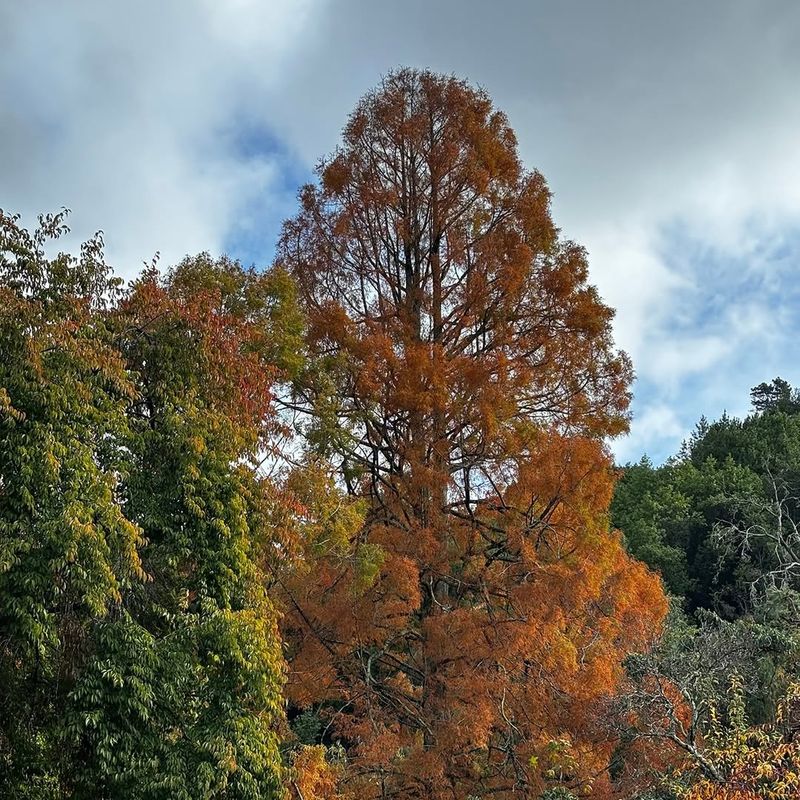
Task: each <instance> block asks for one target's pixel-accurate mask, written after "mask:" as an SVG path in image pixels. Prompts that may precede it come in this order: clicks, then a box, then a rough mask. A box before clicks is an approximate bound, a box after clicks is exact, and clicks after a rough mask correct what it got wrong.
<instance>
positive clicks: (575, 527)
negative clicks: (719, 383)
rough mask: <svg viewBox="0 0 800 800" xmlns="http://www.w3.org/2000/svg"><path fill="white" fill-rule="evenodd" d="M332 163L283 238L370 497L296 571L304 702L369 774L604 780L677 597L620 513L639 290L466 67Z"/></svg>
mask: <svg viewBox="0 0 800 800" xmlns="http://www.w3.org/2000/svg"><path fill="white" fill-rule="evenodd" d="M318 177H319V182H318V184H317V185H314V186H307V187H305V188H304V189H303V190H302V191H301V194H300V203H301V208H300V211H299V213H298V215H297V216H296V217H295V218H294V219H291V220H289V221H288V222H287V223H286V224H285V227H284V230H283V235H282V238H281V241H280V245H279V252H278V260H277V264H278V265H279V266H280V267H281V268H283V269H285V270H287V271H288V272H289V273H290V274H291V275H293V276H294V277H295V278H296V280H297V283H298V286H299V291H300V298H301V300H302V303H303V304H304V307H305V309H306V313H307V316H308V325H309V330H308V337H307V348H308V356H309V365H310V368H309V370H307V371H306V372H305V373H304V374H301V375H300V376H299V377H298V381H297V385H296V390H295V397H294V400H293V403H294V405H295V407H296V408H297V409H299V411H300V413H301V414H302V415H303V416H304V418H305V419H307V420H309V423H308V427H307V431H308V435H309V439H310V441H311V444H312V445H313V446H314V448H315V450H316V452H317V453H318V454H319V455H320V456H325V457H329V458H330V459H331V460H332V461H333V462H335V463H336V464H337V465H339V469H338V475H337V476H336V482H337V483H338V485H339V486H341V487H345V488H346V489H347V493H348V494H349V495H350V497H351V498H352V502H355V503H358V504H361V505H362V506H363V514H362V517H361V518H360V519H358V518H356V516H353V517H352V518H351V520H350V525H349V527H350V529H349V530H348V531H345V530H344V529H342V528H340V529H339V530H338V531H336V532H335V535H330V536H320V535H319V534H318V533H316V532H315V531H314V530H313V529H309V531H308V534H309V538H308V540H307V544H308V549H307V550H306V552H307V553H308V555H307V556H306V557H305V560H304V569H303V571H302V572H301V573H300V574H299V575H298V574H297V573H294V574H288V575H282V576H281V577H280V585H281V588H282V589H283V592H284V594H283V608H284V610H285V618H284V624H283V631H284V637H285V640H286V646H287V652H288V658H289V665H290V667H289V683H288V694H289V699H290V701H291V704H292V706H293V709H295V710H301V709H313V710H314V712H315V713H318V714H319V715H320V716H321V718H323V719H324V720H325V722H326V725H325V730H326V731H327V732H328V734H327V735H328V736H329V737H333V738H335V739H336V741H338V742H340V743H341V744H342V745H343V746H344V747H345V749H346V752H347V758H348V769H347V771H346V772H345V774H344V776H343V788H344V789H345V790H347V791H352V792H353V793H354V794H355V795H356V796H357V797H359V798H372V797H375V798H377V797H389V796H391V797H395V798H413V797H425V798H430V800H436V799H437V798H445V797H446V798H454V799H456V800H458V799H459V798H462V799H464V800H466V798H467V797H472V796H475V797H478V796H492V797H497V798H504V797H507V798H510V797H536V796H538V795H539V794H540V793H541V792H543V791H546V790H547V791H550V794H551V795H552V794H553V792H554V791H555V790H556V789H557V788H559V787H561V788H565V789H567V788H569V789H570V790H571V791H573V792H577V793H579V794H586V793H587V792H588V791H589V790H590V789H591V788H592V787H594V789H595V791H596V793H597V794H598V796H599V795H600V794H601V793H602V792H603V791H604V787H605V788H606V789H607V788H608V787H607V783H606V779H605V777H604V770H605V766H606V764H607V761H608V758H609V756H610V752H611V748H612V746H613V743H611V742H609V741H608V740H606V739H602V738H601V737H599V736H598V735H597V730H596V717H595V716H594V714H595V711H596V709H597V708H598V706H599V702H600V699H601V698H605V697H607V696H608V695H609V694H612V693H613V692H614V690H615V688H616V686H617V683H618V680H619V678H620V677H621V673H622V671H621V668H620V661H621V660H622V658H623V657H624V655H625V654H626V653H627V652H628V651H629V650H631V649H635V648H637V647H642V646H643V645H644V642H645V640H646V638H647V637H648V634H649V632H650V631H652V630H653V629H657V628H658V625H659V621H660V619H661V617H662V616H663V614H664V611H665V601H664V598H663V594H662V592H661V587H660V585H659V582H658V581H657V579H655V578H654V576H653V575H652V574H650V573H649V572H648V571H647V570H646V569H644V568H643V567H642V566H641V565H640V564H638V563H636V562H635V561H633V560H632V559H630V558H629V557H628V556H627V555H626V554H625V552H624V550H623V548H622V546H621V544H620V542H619V540H618V539H617V537H616V536H615V535H613V534H611V533H609V530H608V517H607V510H608V503H609V500H610V495H611V490H612V486H613V481H614V475H613V472H612V469H611V465H610V462H609V455H608V452H607V450H606V447H605V445H604V440H605V438H606V437H609V436H614V435H616V434H618V433H620V432H622V431H623V430H625V428H626V424H627V416H626V414H627V405H628V401H629V394H628V386H629V382H630V379H631V370H630V365H629V362H628V360H627V358H626V357H625V356H624V355H623V354H620V353H619V352H617V351H616V350H615V349H614V346H613V342H612V340H611V317H612V312H611V310H610V309H609V308H608V307H606V306H605V305H603V303H602V302H601V301H600V299H599V297H598V295H597V292H596V291H595V289H594V288H593V287H591V286H590V285H589V284H588V283H587V264H586V256H585V253H584V251H583V250H582V249H581V248H580V247H578V246H577V245H575V244H573V243H571V242H568V241H565V240H563V239H560V238H559V236H558V233H557V230H556V228H555V227H554V225H553V223H552V221H551V219H550V214H549V202H550V194H549V191H548V190H547V187H546V185H545V182H544V179H543V178H542V176H541V175H539V174H538V173H536V172H528V171H526V170H525V169H523V167H522V165H521V164H520V162H519V159H518V156H517V153H516V143H515V139H514V134H513V132H512V131H511V129H510V128H509V126H508V123H507V121H506V118H505V117H504V115H503V114H501V113H500V112H498V111H496V110H495V109H494V108H493V107H492V105H491V102H490V100H489V98H488V97H487V96H486V95H485V94H484V93H483V92H481V91H477V90H475V89H472V88H471V87H469V86H468V85H467V84H465V83H463V82H460V81H458V80H455V79H452V78H446V77H441V76H437V75H433V74H431V73H428V72H416V71H413V70H403V71H400V72H396V73H393V74H391V75H390V76H388V77H387V78H386V79H385V81H384V82H383V84H382V85H381V86H380V88H379V89H378V90H376V91H374V92H372V93H370V94H368V95H367V96H366V97H365V98H364V99H363V100H362V101H361V102H360V103H359V105H358V107H357V108H356V110H355V111H354V112H353V114H352V115H351V117H350V119H349V122H348V124H347V126H346V128H345V131H344V136H343V142H342V145H341V147H340V148H339V149H338V150H337V151H336V152H335V153H334V154H333V156H332V157H331V158H329V159H327V160H323V161H322V162H321V164H320V167H319V170H318ZM320 365H324V369H320V368H319V366H320ZM332 494H333V496H334V502H335V503H336V504H339V503H342V502H344V501H343V500H342V499H340V498H338V497H336V496H335V493H332ZM345 534H346V535H345ZM318 543H324V547H320V546H319V544H318ZM309 757H310V756H309ZM315 763H318V762H315ZM315 769H316V768H315ZM551 790H552V791H551ZM556 794H558V793H557V792H556Z"/></svg>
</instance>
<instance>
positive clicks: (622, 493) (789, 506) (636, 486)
mask: <svg viewBox="0 0 800 800" xmlns="http://www.w3.org/2000/svg"><path fill="white" fill-rule="evenodd" d="M752 397H753V402H754V404H755V407H756V411H755V412H754V413H753V414H751V415H750V416H748V417H747V418H746V419H744V420H739V419H736V418H731V417H728V416H727V415H726V416H723V417H722V418H721V419H720V420H718V421H716V422H713V423H709V422H708V421H707V420H705V419H703V420H701V421H700V423H699V424H698V426H697V428H696V431H695V433H694V435H693V436H692V437H691V439H690V440H689V441H688V442H687V443H686V444H685V445H684V447H683V448H682V451H681V453H680V454H678V456H677V457H676V458H674V459H672V460H670V461H668V462H667V463H666V464H665V465H663V466H661V467H653V465H652V464H651V463H650V462H649V461H647V459H643V460H642V461H641V462H640V463H639V464H634V465H628V466H627V467H625V469H624V470H623V475H622V478H621V480H620V481H619V483H618V485H617V489H616V493H615V496H614V500H613V502H612V506H611V512H612V521H613V524H614V525H615V526H616V527H618V528H619V529H620V530H621V531H622V532H623V534H624V537H625V542H626V545H627V547H628V548H629V550H630V552H631V553H633V554H634V555H635V556H636V557H637V558H641V559H642V560H643V561H645V563H647V564H648V565H650V566H651V567H652V568H653V569H656V570H658V571H659V572H660V573H661V574H662V576H663V578H664V581H665V584H666V585H667V587H668V589H669V590H670V592H671V593H672V594H674V595H676V596H682V597H685V598H686V605H687V609H688V610H690V611H691V610H694V609H696V608H705V609H711V610H714V611H715V612H717V613H719V614H721V615H722V616H724V617H726V618H734V617H737V616H741V615H743V614H746V613H748V612H749V611H750V610H751V609H752V607H753V603H754V601H755V600H756V599H757V597H755V595H754V591H753V590H754V588H755V589H756V590H758V591H757V592H756V594H759V593H760V594H761V595H763V591H764V590H765V589H767V588H769V586H767V584H769V585H770V586H771V585H777V584H779V583H781V579H778V580H766V578H767V576H770V575H771V576H772V577H773V578H776V577H777V576H778V573H779V572H780V571H781V569H782V565H785V564H787V563H789V562H790V561H791V560H793V559H792V558H791V548H792V547H793V545H792V542H791V539H790V538H787V537H786V536H782V537H781V544H780V546H779V547H777V548H776V547H775V542H774V541H770V539H769V537H770V535H771V534H772V532H774V531H777V530H778V529H779V528H780V527H781V523H782V527H783V529H784V530H786V531H789V530H791V526H792V525H793V524H797V523H798V522H800V510H799V507H798V502H797V500H796V499H795V498H794V494H795V493H796V491H795V487H800V404H799V403H798V401H797V394H796V392H794V390H792V389H791V388H790V387H789V386H788V384H786V383H785V381H782V380H781V379H780V378H776V379H775V380H774V381H772V383H770V384H761V385H760V386H758V387H756V388H755V389H753V392H752ZM787 547H788V550H787V549H786V548H787ZM784 577H785V576H784ZM784 582H785V581H784ZM786 585H787V586H788V587H789V588H796V587H795V583H794V582H793V581H792V580H789V581H788V583H787V584H786Z"/></svg>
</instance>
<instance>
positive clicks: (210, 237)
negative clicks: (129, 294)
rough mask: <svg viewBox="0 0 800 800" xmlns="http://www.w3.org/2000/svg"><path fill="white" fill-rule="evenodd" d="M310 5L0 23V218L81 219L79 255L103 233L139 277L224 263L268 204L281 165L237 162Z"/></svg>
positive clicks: (8, 13) (266, 159) (105, 9)
mask: <svg viewBox="0 0 800 800" xmlns="http://www.w3.org/2000/svg"><path fill="white" fill-rule="evenodd" d="M311 10H312V5H311V3H310V2H295V1H292V0H284V1H281V2H270V3H260V2H255V1H252V2H245V1H244V0H237V2H234V3H225V4H222V3H217V2H212V1H211V0H204V1H203V2H200V3H187V2H158V0H147V1H146V2H137V3H133V4H126V5H122V6H120V5H118V4H116V3H107V2H103V0H91V1H89V0H86V1H84V2H77V3H69V4H66V3H65V4H61V3H57V4H53V3H45V2H43V1H42V0H33V1H32V2H27V3H20V4H4V5H3V10H2V11H0V30H2V31H4V33H3V34H0V36H2V37H3V40H2V42H0V45H2V46H0V108H2V109H5V111H4V112H3V114H2V117H1V118H0V141H1V142H2V148H1V149H0V175H2V178H0V205H2V206H3V207H6V208H7V209H8V210H14V211H19V212H21V213H23V215H24V216H25V218H26V221H29V222H30V221H32V217H33V215H34V214H35V213H38V212H40V211H50V210H55V209H57V208H59V207H61V206H68V207H71V208H72V209H73V212H74V213H73V216H72V219H71V223H72V225H73V228H74V232H75V236H74V237H73V241H75V240H76V239H79V238H84V237H86V236H87V235H89V234H90V233H91V232H93V230H94V229H95V228H103V229H104V230H105V232H106V241H107V244H108V251H109V256H110V258H111V259H112V260H114V261H115V262H117V264H118V265H119V267H120V269H121V270H122V271H123V272H125V273H126V274H131V272H132V271H135V270H136V269H137V268H138V266H139V265H140V262H141V260H143V259H145V260H149V259H150V257H151V256H152V255H153V253H154V252H155V251H156V250H160V251H161V253H162V257H163V260H164V262H165V263H171V262H174V261H176V260H177V259H179V258H181V257H182V256H183V255H184V254H186V253H187V252H195V251H197V250H199V249H206V248H207V249H211V250H217V251H218V250H219V249H220V248H221V247H222V243H223V241H224V238H225V236H226V235H227V233H228V232H229V230H230V229H231V227H232V226H233V225H234V224H235V222H236V219H237V216H238V215H239V214H240V213H242V211H243V209H246V208H247V206H248V204H249V203H251V202H252V201H254V200H255V199H256V198H259V197H260V196H262V195H264V194H265V193H268V192H270V191H271V190H272V189H273V185H274V181H275V176H276V170H277V167H276V164H275V163H274V159H273V158H272V157H271V156H270V155H269V154H265V153H261V154H255V155H250V156H245V155H243V154H242V153H241V152H237V148H236V141H235V137H236V134H237V130H236V126H237V124H238V123H240V122H241V121H242V120H248V121H249V120H251V119H256V120H259V121H261V120H264V119H265V118H268V113H269V108H268V105H267V93H268V91H269V90H270V89H271V88H272V87H273V86H274V84H275V82H276V80H277V79H278V77H279V75H280V70H281V68H282V65H283V63H284V61H285V59H286V57H287V52H288V51H289V50H291V48H292V44H293V42H294V41H295V40H296V39H297V37H298V36H300V35H301V34H302V30H303V28H304V26H305V25H306V24H307V21H308V17H309V13H310V11H311Z"/></svg>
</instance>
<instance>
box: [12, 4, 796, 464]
mask: <svg viewBox="0 0 800 800" xmlns="http://www.w3.org/2000/svg"><path fill="white" fill-rule="evenodd" d="M400 65H415V66H426V67H431V68H433V69H436V70H441V71H444V72H454V73H457V74H459V75H462V76H464V77H467V78H469V79H470V80H472V81H473V82H476V83H478V84H480V85H482V86H484V87H485V88H486V89H487V90H488V91H489V92H490V93H491V94H492V96H493V97H494V98H495V101H496V104H497V105H498V106H499V107H500V108H503V109H504V110H506V111H507V113H508V114H509V117H510V120H511V123H512V125H513V126H514V128H515V129H516V131H517V134H518V138H519V142H520V149H521V152H522V155H523V157H524V159H525V161H526V162H527V163H528V164H529V165H530V166H535V167H537V168H539V169H540V170H541V171H542V172H543V173H544V174H545V176H546V177H547V178H548V181H549V183H550V185H551V188H552V189H553V191H554V193H555V197H554V216H555V218H556V221H557V223H558V224H559V225H561V227H562V228H563V230H564V233H565V235H566V236H569V237H570V238H574V239H576V240H577V241H579V242H581V243H582V244H585V245H586V246H587V247H588V249H589V251H590V257H591V264H592V276H593V280H594V281H595V282H596V283H597V284H598V285H599V287H600V289H601V292H602V293H603V295H604V296H605V297H606V298H607V300H608V301H609V302H610V303H611V304H612V305H614V306H615V307H616V308H617V309H618V317H617V323H616V332H617V337H618V340H619V342H620V343H621V344H622V345H623V346H624V347H625V348H626V349H628V350H629V351H630V352H631V354H632V355H633V357H634V360H635V362H636V364H637V366H638V369H639V373H640V375H641V377H642V380H641V385H640V395H641V396H640V399H639V401H638V403H639V405H638V409H639V411H640V423H639V424H638V427H637V424H636V423H635V424H634V428H633V436H632V438H631V439H630V440H628V442H627V443H625V444H623V445H621V446H620V448H619V452H621V453H622V452H624V453H626V454H627V453H630V452H632V451H635V450H636V449H637V448H643V447H657V448H663V447H667V446H668V443H674V442H675V441H676V440H677V439H679V438H680V433H679V432H678V430H679V428H680V426H681V424H684V425H685V426H688V425H689V424H690V422H691V420H692V419H693V418H694V417H696V416H697V415H698V414H699V413H700V412H701V411H706V413H709V414H714V413H717V412H718V411H719V410H721V409H719V408H716V407H708V408H707V407H701V405H700V404H701V403H702V402H706V403H710V404H712V405H713V404H714V403H717V404H719V403H720V402H722V401H721V400H720V398H721V397H723V396H724V395H725V394H726V393H728V396H734V395H735V396H736V397H737V399H738V398H739V397H741V396H746V389H747V386H746V385H745V386H742V385H740V384H741V383H742V381H745V380H749V379H750V376H751V374H753V370H751V371H750V372H748V373H747V374H746V375H744V374H739V373H736V374H727V373H725V374H722V372H721V371H722V370H723V369H729V367H730V360H731V359H732V358H734V357H736V353H737V352H739V351H740V350H743V351H745V353H744V356H742V358H743V360H745V361H748V363H753V364H756V363H758V359H757V358H755V357H754V353H756V352H757V351H758V350H759V349H765V348H769V352H770V353H773V354H776V355H775V356H774V358H771V359H770V360H768V362H765V363H764V364H762V366H763V367H764V368H766V367H767V366H769V368H770V369H772V368H776V369H777V368H781V370H782V371H783V372H784V373H786V376H787V377H789V378H791V377H795V376H794V375H792V374H791V373H792V365H791V364H790V365H788V367H787V368H784V367H786V361H785V353H786V348H785V347H784V348H782V347H778V346H776V345H775V343H774V342H773V341H772V339H773V338H774V330H771V329H770V325H769V324H768V322H769V319H770V315H771V313H772V312H771V308H770V306H769V303H770V302H773V301H774V298H773V299H769V298H768V297H767V293H766V291H765V293H764V296H763V297H759V296H758V295H756V296H747V297H738V296H730V297H729V298H728V300H729V308H728V309H727V311H726V312H725V314H724V315H722V316H724V317H725V319H724V320H722V319H721V322H720V324H718V325H709V324H708V321H707V320H704V319H703V318H702V314H703V313H717V314H720V312H719V311H718V310H716V311H715V310H713V309H711V310H710V311H707V312H704V311H703V309H704V305H703V304H704V299H703V298H706V297H707V296H709V295H713V294H714V292H715V291H717V290H718V289H719V288H720V287H721V286H722V285H724V284H727V283H729V282H730V278H731V276H730V275H727V274H726V272H725V268H724V266H723V268H717V269H716V270H715V271H714V272H713V273H709V272H707V269H706V265H705V262H704V256H703V253H702V252H700V251H693V253H692V254H691V257H687V258H688V260H687V261H686V262H685V263H678V262H677V261H676V260H675V259H674V258H670V257H669V253H668V252H667V253H665V251H664V241H665V231H669V230H673V229H680V230H681V231H683V233H684V234H685V235H687V236H691V237H693V238H696V239H698V240H699V241H702V242H705V243H707V245H708V247H709V248H710V249H711V250H713V251H714V253H715V258H716V259H717V262H718V263H719V262H720V261H721V262H722V263H723V264H724V262H725V259H726V257H729V260H730V263H731V265H732V266H731V269H736V270H742V269H752V270H754V271H755V272H757V273H760V274H761V275H762V284H759V285H761V286H762V288H763V287H765V286H766V285H767V284H766V283H764V281H768V279H769V272H770V271H771V270H772V269H773V264H772V262H771V261H770V260H769V259H766V260H765V259H762V258H760V257H759V255H758V254H759V252H761V250H763V247H762V245H763V243H764V241H768V240H770V239H771V238H774V237H780V236H781V235H782V234H783V232H784V231H785V230H786V229H787V228H792V227H797V220H798V218H800V180H798V177H800V138H799V137H798V136H797V130H798V128H799V127H800V104H799V103H797V101H796V99H795V98H796V86H797V84H798V79H800V5H799V4H797V3H796V2H794V0H765V1H764V2H761V3H752V2H748V1H747V0H706V1H705V2H703V3H697V2H694V1H693V0H691V1H690V0H679V1H678V2H675V1H673V2H670V3H664V2H661V1H660V0H638V2H636V3H632V2H628V0H604V1H603V2H596V1H594V0H561V2H559V3H551V2H544V1H543V0H517V1H516V2H503V3H487V2H484V1H483V0H480V1H479V0H438V2H435V3H432V2H429V0H403V1H402V2H401V1H400V0H392V2H381V3H376V2H371V1H369V0H337V1H336V2H332V0H328V2H324V1H323V0H317V1H316V2H314V0H308V2H304V3H298V2H291V0H284V1H283V2H269V3H263V2H257V1H256V0H234V1H233V2H229V3H213V2H211V0H206V1H205V2H201V3H189V2H182V1H181V0H173V2H157V0H147V2H140V3H137V4H126V5H118V4H113V3H107V2H102V0H92V1H91V2H90V1H89V0H85V1H84V2H78V3H72V4H47V3H44V2H43V1H42V0H34V1H33V2H28V3H25V4H10V3H7V4H5V5H4V6H3V10H0V109H3V110H2V111H0V141H2V149H0V205H6V206H8V207H9V208H15V209H18V210H21V211H23V212H25V213H27V214H31V213H33V212H34V211H38V210H42V209H50V208H53V207H57V206H60V205H62V204H66V205H70V206H72V207H73V208H74V209H75V210H76V215H75V217H74V219H73V221H74V223H75V224H76V227H77V228H78V229H79V231H78V232H79V233H80V234H81V235H85V234H86V233H87V232H88V231H89V230H90V229H91V228H92V227H97V226H102V227H103V228H104V229H105V230H106V233H107V236H108V240H109V243H110V249H111V252H112V255H114V256H115V258H117V259H118V260H119V261H120V263H123V264H124V265H125V266H126V267H127V268H128V269H130V268H131V267H130V265H132V264H135V263H136V261H138V260H139V259H142V258H149V256H150V255H151V254H152V252H153V251H154V250H156V249H159V250H161V251H162V252H163V253H164V255H165V260H166V261H167V262H169V261H173V260H175V259H176V258H178V257H180V256H181V255H182V254H183V253H185V252H192V251H196V250H198V249H201V248H210V249H212V250H218V249H220V248H221V247H222V246H223V244H224V243H225V242H226V241H230V240H231V237H232V233H235V231H236V228H237V223H238V221H239V220H241V219H242V218H243V217H244V218H245V219H249V223H248V224H249V225H250V227H253V226H256V227H257V226H258V220H257V219H256V217H257V215H258V214H260V213H264V215H265V219H264V228H265V229H269V230H274V228H275V226H276V225H277V222H278V220H277V218H272V216H270V211H269V209H270V208H273V209H275V211H273V212H272V214H273V215H279V213H280V210H282V209H283V208H285V202H284V201H285V192H286V186H285V182H286V177H287V175H288V174H297V172H298V171H302V170H303V169H305V170H307V169H310V167H311V166H312V165H313V163H314V162H315V161H316V159H317V158H318V157H319V156H320V155H322V154H324V153H326V152H329V151H330V150H331V149H332V148H333V147H334V146H335V144H336V140H337V138H338V134H339V131H340V129H341V127H342V125H343V124H344V121H345V118H346V114H347V112H348V110H349V109H351V108H352V107H353V105H354V104H355V102H356V101H357V99H358V97H359V96H360V95H361V94H362V93H363V92H364V91H366V90H367V89H369V88H370V87H371V86H373V85H374V84H375V83H376V82H377V80H378V78H379V76H380V74H381V73H385V72H386V71H387V70H389V69H391V68H392V67H395V66H400ZM242 125H247V126H251V127H253V128H255V129H258V130H268V131H270V132H271V134H272V135H273V136H274V138H275V142H276V143H277V144H278V149H279V151H280V152H279V153H278V152H276V151H275V149H274V148H273V149H272V150H270V148H266V147H262V148H255V149H246V148H245V149H243V148H241V147H240V146H239V143H238V136H239V131H240V127H241V126H242ZM289 161H293V162H294V163H292V164H289ZM262 209H263V212H262ZM667 238H669V237H667ZM673 244H674V243H673ZM267 250H268V248H265V253H266V251H267ZM733 265H735V266H733ZM781 274H782V275H783V274H786V273H785V269H783V271H782V272H781ZM782 313H783V312H782ZM742 320H744V321H745V322H742ZM726 321H727V324H728V325H731V326H733V328H735V330H736V331H738V333H736V335H728V334H727V333H726V329H725V324H723V323H725V322H726ZM726 365H727V366H726ZM795 373H796V378H800V371H797V370H795ZM702 374H709V375H713V380H714V381H715V388H714V391H713V392H711V391H710V390H708V391H707V390H706V389H703V388H702V387H701V388H699V389H698V387H697V383H696V382H697V379H698V376H699V375H702ZM769 377H771V376H770V375H760V376H758V380H762V379H765V378H769ZM692 382H694V383H692ZM690 383H691V384H692V386H693V389H692V393H691V396H690V394H689V390H688V388H687V387H688V386H689V384H690ZM742 393H744V395H742ZM728 405H731V404H730V403H729V404H728ZM665 443H666V444H665Z"/></svg>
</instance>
